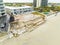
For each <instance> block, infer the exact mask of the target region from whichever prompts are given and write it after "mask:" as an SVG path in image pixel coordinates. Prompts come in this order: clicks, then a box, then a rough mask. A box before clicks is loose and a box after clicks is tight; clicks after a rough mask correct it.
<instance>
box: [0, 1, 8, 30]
mask: <svg viewBox="0 0 60 45" xmlns="http://www.w3.org/2000/svg"><path fill="white" fill-rule="evenodd" d="M6 19H7V15H5V9H4V4H3V0H0V31H7V28H8V25H7V24H6Z"/></svg>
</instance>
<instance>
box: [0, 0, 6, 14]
mask: <svg viewBox="0 0 60 45" xmlns="http://www.w3.org/2000/svg"><path fill="white" fill-rule="evenodd" d="M4 13H5V10H4V5H3V0H0V15H3V14H4Z"/></svg>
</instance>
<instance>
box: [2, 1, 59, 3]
mask: <svg viewBox="0 0 60 45" xmlns="http://www.w3.org/2000/svg"><path fill="white" fill-rule="evenodd" d="M3 1H4V2H33V0H3ZM48 2H54V3H60V0H48Z"/></svg>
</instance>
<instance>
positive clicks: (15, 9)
mask: <svg viewBox="0 0 60 45" xmlns="http://www.w3.org/2000/svg"><path fill="white" fill-rule="evenodd" d="M5 9H6V12H7V13H9V14H10V13H13V14H14V15H18V14H24V13H28V12H32V11H33V8H32V7H30V6H22V7H9V6H5Z"/></svg>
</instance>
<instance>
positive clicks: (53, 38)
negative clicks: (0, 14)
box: [0, 14, 60, 45]
mask: <svg viewBox="0 0 60 45" xmlns="http://www.w3.org/2000/svg"><path fill="white" fill-rule="evenodd" d="M0 45H60V14H58V15H57V16H54V17H52V18H49V19H47V22H46V23H44V24H43V25H40V26H39V27H38V28H37V29H35V30H34V31H32V32H27V33H25V34H22V35H20V36H19V37H17V38H15V37H14V38H11V39H7V40H5V41H4V42H2V43H0Z"/></svg>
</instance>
